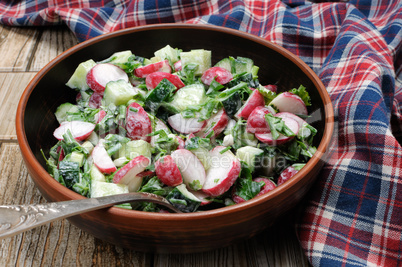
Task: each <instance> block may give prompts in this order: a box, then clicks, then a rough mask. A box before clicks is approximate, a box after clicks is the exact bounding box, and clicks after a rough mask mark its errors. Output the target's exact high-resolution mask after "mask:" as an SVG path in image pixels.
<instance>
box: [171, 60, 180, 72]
mask: <svg viewBox="0 0 402 267" xmlns="http://www.w3.org/2000/svg"><path fill="white" fill-rule="evenodd" d="M173 67H174V71H175V72H177V71H181V70H182V66H181V60H179V61H177V62H176V63H174V64H173Z"/></svg>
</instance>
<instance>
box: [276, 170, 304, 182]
mask: <svg viewBox="0 0 402 267" xmlns="http://www.w3.org/2000/svg"><path fill="white" fill-rule="evenodd" d="M298 172H299V171H298V170H296V169H295V168H294V167H293V166H289V167H287V168H286V169H284V170H283V171H282V172H281V174H280V175H279V177H278V186H280V185H281V184H283V183H284V182H286V181H288V180H290V179H291V178H292V177H293V176H295V174H296V173H298Z"/></svg>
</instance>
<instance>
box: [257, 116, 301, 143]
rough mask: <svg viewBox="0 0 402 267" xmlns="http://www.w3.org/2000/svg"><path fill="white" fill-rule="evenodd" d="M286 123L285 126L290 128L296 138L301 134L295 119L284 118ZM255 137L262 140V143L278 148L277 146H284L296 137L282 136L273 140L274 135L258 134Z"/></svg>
mask: <svg viewBox="0 0 402 267" xmlns="http://www.w3.org/2000/svg"><path fill="white" fill-rule="evenodd" d="M282 119H283V120H284V122H285V125H286V126H287V127H289V129H290V130H291V131H292V132H293V133H294V134H295V136H296V135H297V133H298V132H299V124H298V123H297V121H295V120H294V119H291V118H282ZM255 137H256V138H257V139H258V140H260V141H261V142H263V143H265V144H268V145H271V146H276V145H281V144H284V143H286V142H288V141H290V140H292V139H293V138H294V136H284V135H282V134H281V135H280V136H279V137H278V139H276V140H275V139H273V138H272V133H256V134H255Z"/></svg>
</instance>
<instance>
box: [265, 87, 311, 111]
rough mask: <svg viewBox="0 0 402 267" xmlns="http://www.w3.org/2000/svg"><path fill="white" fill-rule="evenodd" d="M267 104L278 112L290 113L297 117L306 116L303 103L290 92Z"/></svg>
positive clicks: (305, 108)
mask: <svg viewBox="0 0 402 267" xmlns="http://www.w3.org/2000/svg"><path fill="white" fill-rule="evenodd" d="M269 104H270V105H272V106H275V107H276V108H277V109H278V110H279V111H280V112H290V113H293V114H299V115H307V114H308V112H307V107H306V104H305V103H304V101H303V100H302V99H301V98H300V97H299V96H298V95H295V94H293V93H291V92H284V93H282V94H279V95H278V96H277V97H275V98H274V99H273V100H272V101H271V103H269Z"/></svg>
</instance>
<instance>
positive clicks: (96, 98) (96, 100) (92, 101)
mask: <svg viewBox="0 0 402 267" xmlns="http://www.w3.org/2000/svg"><path fill="white" fill-rule="evenodd" d="M102 99H103V95H102V94H100V93H97V92H93V94H92V95H91V96H90V97H89V101H88V106H89V107H91V108H100V106H101V102H102Z"/></svg>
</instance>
